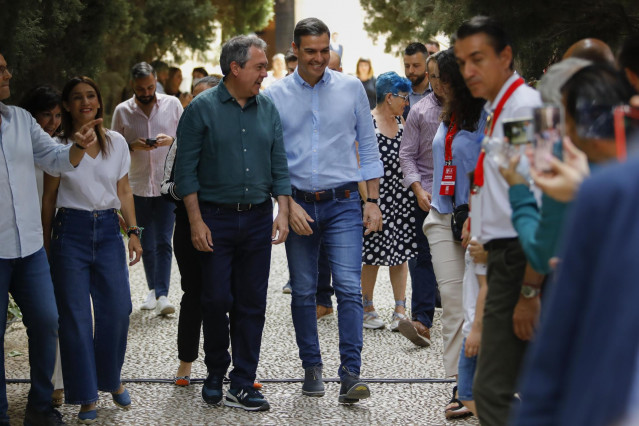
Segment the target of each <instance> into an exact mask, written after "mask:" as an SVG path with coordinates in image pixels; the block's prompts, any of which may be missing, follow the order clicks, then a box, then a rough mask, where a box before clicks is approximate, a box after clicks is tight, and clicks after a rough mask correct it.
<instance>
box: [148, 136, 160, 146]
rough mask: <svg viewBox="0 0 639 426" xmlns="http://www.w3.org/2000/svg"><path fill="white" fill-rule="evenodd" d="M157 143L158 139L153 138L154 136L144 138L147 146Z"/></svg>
mask: <svg viewBox="0 0 639 426" xmlns="http://www.w3.org/2000/svg"><path fill="white" fill-rule="evenodd" d="M157 143H158V140H157V139H155V138H152V139H151V138H147V139H146V144H147V145H148V146H153V145H155V144H157Z"/></svg>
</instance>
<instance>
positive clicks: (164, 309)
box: [157, 296, 175, 315]
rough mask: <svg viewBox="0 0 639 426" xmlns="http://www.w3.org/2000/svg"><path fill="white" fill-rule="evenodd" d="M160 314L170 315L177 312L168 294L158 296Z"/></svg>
mask: <svg viewBox="0 0 639 426" xmlns="http://www.w3.org/2000/svg"><path fill="white" fill-rule="evenodd" d="M157 310H158V311H159V315H168V314H172V313H174V312H175V306H173V305H171V302H169V299H167V298H166V296H160V297H159V298H158V307H157Z"/></svg>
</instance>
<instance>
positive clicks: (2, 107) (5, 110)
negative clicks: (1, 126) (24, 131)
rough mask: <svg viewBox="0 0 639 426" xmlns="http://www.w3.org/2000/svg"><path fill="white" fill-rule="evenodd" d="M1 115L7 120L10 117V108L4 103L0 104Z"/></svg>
mask: <svg viewBox="0 0 639 426" xmlns="http://www.w3.org/2000/svg"><path fill="white" fill-rule="evenodd" d="M0 115H2V116H3V117H6V118H9V117H10V110H9V107H8V106H6V105H5V104H3V103H2V102H0Z"/></svg>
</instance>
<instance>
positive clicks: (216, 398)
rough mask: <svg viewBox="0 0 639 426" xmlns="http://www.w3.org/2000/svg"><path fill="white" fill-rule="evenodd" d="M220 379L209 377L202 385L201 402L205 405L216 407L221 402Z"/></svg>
mask: <svg viewBox="0 0 639 426" xmlns="http://www.w3.org/2000/svg"><path fill="white" fill-rule="evenodd" d="M222 380H223V379H222V378H221V377H214V376H209V377H207V378H206V380H204V384H203V385H202V400H203V401H204V402H206V403H207V404H211V405H216V404H219V403H220V401H222V395H223V394H222Z"/></svg>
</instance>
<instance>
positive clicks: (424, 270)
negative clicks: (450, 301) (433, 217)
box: [408, 207, 437, 328]
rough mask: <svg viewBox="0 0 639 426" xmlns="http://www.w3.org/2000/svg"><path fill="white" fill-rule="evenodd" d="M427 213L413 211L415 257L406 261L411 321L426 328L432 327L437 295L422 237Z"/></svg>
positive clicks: (426, 241) (435, 281)
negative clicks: (408, 276) (409, 289)
mask: <svg viewBox="0 0 639 426" xmlns="http://www.w3.org/2000/svg"><path fill="white" fill-rule="evenodd" d="M426 216H428V213H427V212H425V211H423V210H422V209H420V208H419V207H417V208H416V209H415V219H416V220H415V227H416V229H415V231H416V234H417V235H416V238H415V240H416V242H417V257H416V258H415V259H411V260H409V261H408V270H409V272H410V279H411V282H412V285H413V295H412V298H411V314H412V317H413V320H415V321H419V322H421V323H422V324H424V325H425V326H426V327H428V328H431V327H432V326H433V315H434V314H435V298H436V295H437V280H436V279H435V271H434V270H433V262H432V257H431V255H430V246H429V245H428V239H427V238H426V235H424V231H423V230H422V225H423V224H424V220H426Z"/></svg>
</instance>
